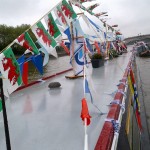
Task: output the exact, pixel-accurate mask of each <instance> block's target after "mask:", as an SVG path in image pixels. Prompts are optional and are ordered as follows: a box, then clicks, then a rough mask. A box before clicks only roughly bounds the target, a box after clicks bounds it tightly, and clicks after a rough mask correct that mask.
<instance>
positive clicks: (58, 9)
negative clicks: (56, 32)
mask: <svg viewBox="0 0 150 150" xmlns="http://www.w3.org/2000/svg"><path fill="white" fill-rule="evenodd" d="M53 11H54V13H55V15H56V18H57V19H58V22H59V23H60V24H61V26H63V28H64V30H65V29H67V28H68V24H67V21H66V19H65V17H64V15H63V13H62V10H61V7H60V5H59V6H57V7H55V8H54V9H53Z"/></svg>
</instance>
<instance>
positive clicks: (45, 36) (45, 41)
mask: <svg viewBox="0 0 150 150" xmlns="http://www.w3.org/2000/svg"><path fill="white" fill-rule="evenodd" d="M31 29H32V32H33V33H34V34H35V36H36V38H37V39H38V41H39V42H40V43H41V44H42V45H43V47H44V48H45V49H46V50H47V51H48V53H50V54H51V55H53V56H55V57H57V55H56V50H55V49H53V48H55V46H56V45H57V43H56V41H55V40H54V39H53V38H52V37H51V36H50V34H49V33H48V32H47V31H46V29H45V27H44V26H43V24H42V22H41V21H39V22H38V23H37V24H35V25H34V26H33V27H32V28H31Z"/></svg>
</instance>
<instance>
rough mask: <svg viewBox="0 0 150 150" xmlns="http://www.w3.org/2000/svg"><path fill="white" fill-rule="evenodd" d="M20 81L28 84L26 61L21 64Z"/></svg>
mask: <svg viewBox="0 0 150 150" xmlns="http://www.w3.org/2000/svg"><path fill="white" fill-rule="evenodd" d="M22 81H23V83H24V84H25V85H27V84H28V62H25V63H24V64H23V72H22Z"/></svg>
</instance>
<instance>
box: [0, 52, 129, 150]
mask: <svg viewBox="0 0 150 150" xmlns="http://www.w3.org/2000/svg"><path fill="white" fill-rule="evenodd" d="M130 56H131V53H130V52H129V53H127V54H123V55H121V56H120V57H119V58H117V59H113V60H109V61H106V62H105V65H104V66H103V67H101V68H98V69H92V68H91V64H90V67H89V75H90V76H91V79H92V82H93V86H94V89H95V91H96V93H95V92H93V91H94V90H93V91H92V93H93V97H94V103H95V104H96V105H97V106H98V107H99V109H100V110H101V111H102V112H104V113H108V111H109V107H108V106H107V105H108V104H109V103H110V102H111V101H112V100H113V98H112V97H111V96H110V95H108V94H106V93H112V92H113V91H115V90H116V89H117V86H116V85H117V84H118V83H119V80H120V79H121V78H122V76H123V73H124V70H125V68H126V67H127V64H128V61H129V58H130ZM65 75H72V72H71V71H70V72H68V73H65V74H62V75H59V76H56V77H54V78H51V79H49V80H47V81H46V82H44V83H39V84H36V85H34V86H31V87H29V88H26V89H24V90H21V91H18V92H16V93H14V94H12V95H11V97H10V98H9V99H8V100H7V101H6V106H7V113H8V122H9V129H10V139H11V146H12V150H83V147H84V126H83V123H82V121H81V118H80V112H81V100H82V98H83V78H80V79H76V80H68V79H65ZM52 81H58V82H60V83H61V85H62V86H61V88H59V89H55V90H50V89H49V88H48V84H49V83H50V82H52ZM87 102H88V106H89V112H90V115H91V116H92V119H91V124H90V126H89V127H88V131H87V132H88V136H89V150H93V149H94V147H95V145H96V142H97V139H98V137H99V134H100V131H101V129H102V127H103V123H104V119H105V118H106V115H107V114H105V115H102V116H101V115H100V112H99V111H98V110H97V109H96V108H95V107H94V106H93V105H92V104H91V101H90V98H89V97H87ZM5 149H6V146H5V136H4V127H3V122H2V113H0V150H5Z"/></svg>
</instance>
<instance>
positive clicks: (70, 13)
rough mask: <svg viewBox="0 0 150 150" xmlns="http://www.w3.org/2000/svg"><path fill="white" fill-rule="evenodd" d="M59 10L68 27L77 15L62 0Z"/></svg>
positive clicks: (64, 0)
mask: <svg viewBox="0 0 150 150" xmlns="http://www.w3.org/2000/svg"><path fill="white" fill-rule="evenodd" d="M61 10H62V12H63V15H64V17H65V19H66V21H67V23H68V25H70V22H72V21H73V20H74V19H75V18H77V14H76V13H75V11H74V10H73V8H72V7H71V6H70V5H69V4H68V3H67V1H66V0H62V4H61Z"/></svg>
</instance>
